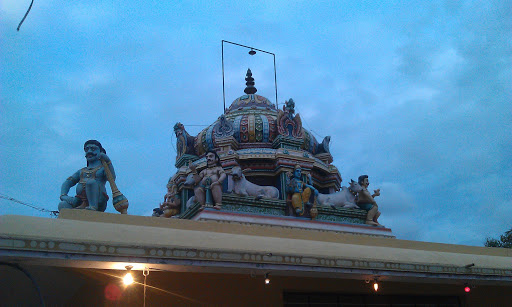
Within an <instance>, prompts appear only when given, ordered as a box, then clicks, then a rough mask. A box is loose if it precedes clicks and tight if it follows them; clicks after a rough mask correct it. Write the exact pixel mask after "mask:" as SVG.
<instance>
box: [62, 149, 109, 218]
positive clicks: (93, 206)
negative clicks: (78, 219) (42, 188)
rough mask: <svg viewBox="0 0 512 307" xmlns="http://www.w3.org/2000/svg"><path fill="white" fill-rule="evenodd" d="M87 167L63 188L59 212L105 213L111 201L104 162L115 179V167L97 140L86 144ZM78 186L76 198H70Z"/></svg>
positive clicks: (78, 172)
mask: <svg viewBox="0 0 512 307" xmlns="http://www.w3.org/2000/svg"><path fill="white" fill-rule="evenodd" d="M84 151H85V158H86V160H87V166H86V167H84V168H82V169H79V170H78V171H76V172H75V173H74V174H73V175H71V176H70V177H69V178H68V179H66V181H64V183H63V184H62V187H61V193H60V194H61V195H60V200H61V202H60V203H59V211H60V210H61V209H68V208H69V209H72V208H75V209H88V210H95V211H101V212H104V211H105V209H106V208H107V201H108V199H109V197H108V194H107V191H106V189H105V183H106V182H107V176H106V174H105V169H104V168H103V164H102V160H103V161H105V162H106V165H108V168H109V169H110V172H111V174H112V176H113V178H114V179H115V172H114V166H113V165H112V162H111V161H110V158H109V157H108V156H107V152H106V151H105V149H104V148H103V147H102V146H101V144H100V142H98V141H96V140H89V141H87V142H85V144H84ZM76 184H78V185H77V187H76V196H68V192H69V190H70V189H71V187H73V186H75V185H76Z"/></svg>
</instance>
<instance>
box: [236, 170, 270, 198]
mask: <svg viewBox="0 0 512 307" xmlns="http://www.w3.org/2000/svg"><path fill="white" fill-rule="evenodd" d="M231 178H233V193H234V194H237V195H241V196H256V197H257V198H273V199H278V198H279V190H278V189H277V188H276V187H272V186H260V185H257V184H254V183H252V182H250V181H249V180H247V178H245V175H244V174H243V171H242V168H241V167H240V166H235V167H233V168H232V169H231Z"/></svg>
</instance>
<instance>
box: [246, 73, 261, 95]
mask: <svg viewBox="0 0 512 307" xmlns="http://www.w3.org/2000/svg"><path fill="white" fill-rule="evenodd" d="M245 81H247V82H246V83H245V85H247V87H246V88H245V90H244V92H245V93H246V94H254V93H256V92H257V91H258V90H257V89H256V88H255V87H254V78H253V77H252V72H251V69H250V68H248V69H247V75H246V77H245Z"/></svg>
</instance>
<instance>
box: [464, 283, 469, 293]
mask: <svg viewBox="0 0 512 307" xmlns="http://www.w3.org/2000/svg"><path fill="white" fill-rule="evenodd" d="M464 292H466V293H469V292H471V287H470V286H469V285H468V284H464Z"/></svg>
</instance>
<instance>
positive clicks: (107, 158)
mask: <svg viewBox="0 0 512 307" xmlns="http://www.w3.org/2000/svg"><path fill="white" fill-rule="evenodd" d="M99 158H100V160H103V161H105V162H106V163H107V165H108V168H109V169H110V173H111V174H112V179H114V180H116V172H115V171H114V165H112V161H111V160H110V158H109V157H108V156H107V155H106V154H105V153H103V152H101V153H100V154H99Z"/></svg>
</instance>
